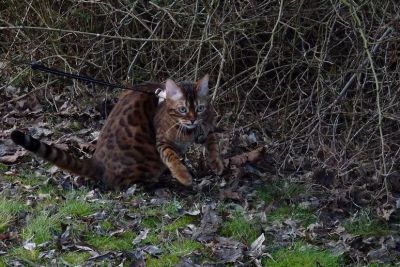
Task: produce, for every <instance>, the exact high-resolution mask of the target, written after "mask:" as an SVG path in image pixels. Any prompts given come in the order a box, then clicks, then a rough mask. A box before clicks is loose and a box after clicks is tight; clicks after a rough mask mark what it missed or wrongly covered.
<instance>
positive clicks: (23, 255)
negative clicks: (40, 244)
mask: <svg viewBox="0 0 400 267" xmlns="http://www.w3.org/2000/svg"><path fill="white" fill-rule="evenodd" d="M39 253H40V252H39V250H37V249H34V250H26V249H24V248H22V247H17V248H14V249H12V250H11V252H10V258H16V259H19V260H22V261H23V262H24V263H34V262H38V261H39V260H40V259H39ZM28 266H34V264H29V265H28Z"/></svg>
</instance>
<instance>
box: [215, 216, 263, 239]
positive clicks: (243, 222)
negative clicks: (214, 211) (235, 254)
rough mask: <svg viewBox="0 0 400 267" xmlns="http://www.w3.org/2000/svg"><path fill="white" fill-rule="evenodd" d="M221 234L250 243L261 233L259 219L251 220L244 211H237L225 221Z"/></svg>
mask: <svg viewBox="0 0 400 267" xmlns="http://www.w3.org/2000/svg"><path fill="white" fill-rule="evenodd" d="M220 234H221V235H222V236H225V237H232V238H234V239H237V240H240V241H242V242H244V243H245V244H249V245H250V244H251V243H252V242H253V241H254V240H255V239H256V238H257V237H258V236H259V235H260V234H261V228H260V226H258V223H257V220H254V219H253V220H249V219H248V218H246V216H245V215H244V214H243V213H242V212H239V211H237V212H235V213H234V216H233V217H232V218H231V219H229V220H227V221H226V222H225V223H224V225H223V226H222V228H221V230H220Z"/></svg>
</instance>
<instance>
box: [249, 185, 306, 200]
mask: <svg viewBox="0 0 400 267" xmlns="http://www.w3.org/2000/svg"><path fill="white" fill-rule="evenodd" d="M304 192H306V188H305V186H304V185H303V184H299V183H290V182H288V181H282V180H279V181H274V182H272V183H271V184H268V186H264V187H261V188H260V189H258V190H257V196H258V197H259V199H261V200H264V201H265V202H266V203H267V204H269V203H272V202H273V201H275V202H278V201H280V200H284V199H285V200H292V199H293V198H295V197H297V196H299V195H300V194H302V193H304Z"/></svg>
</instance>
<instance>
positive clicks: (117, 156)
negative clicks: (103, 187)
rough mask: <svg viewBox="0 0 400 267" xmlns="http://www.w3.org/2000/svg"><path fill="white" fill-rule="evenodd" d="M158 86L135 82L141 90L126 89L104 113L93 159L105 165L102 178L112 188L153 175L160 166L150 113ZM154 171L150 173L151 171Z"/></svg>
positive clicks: (155, 103)
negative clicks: (103, 121)
mask: <svg viewBox="0 0 400 267" xmlns="http://www.w3.org/2000/svg"><path fill="white" fill-rule="evenodd" d="M160 87H161V85H159V84H156V83H146V84H142V85H137V86H135V87H134V88H137V89H139V90H141V91H147V92H149V93H141V92H136V91H126V92H124V93H122V94H121V96H120V98H119V100H118V102H117V104H116V105H115V107H114V108H113V110H112V111H111V113H110V115H109V116H108V118H107V120H106V123H105V125H104V126H103V129H102V131H101V134H100V137H99V139H98V141H97V146H96V151H95V153H94V155H93V157H94V158H95V160H97V161H98V162H101V163H102V165H103V166H104V168H105V177H104V178H103V180H105V181H104V182H106V183H107V184H108V185H110V186H112V187H122V186H123V185H122V186H120V185H119V184H125V183H127V184H132V182H135V181H137V180H141V179H146V177H153V176H157V175H158V174H159V172H160V171H162V169H163V165H162V163H161V161H160V159H159V155H158V152H157V150H156V147H155V143H156V141H155V130H154V126H153V121H154V116H155V114H156V111H157V104H158V98H157V97H156V95H155V94H154V92H155V91H156V89H158V88H160ZM153 172H154V173H153Z"/></svg>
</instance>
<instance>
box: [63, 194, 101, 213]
mask: <svg viewBox="0 0 400 267" xmlns="http://www.w3.org/2000/svg"><path fill="white" fill-rule="evenodd" d="M98 208H99V205H98V204H95V203H89V202H86V201H84V200H83V199H81V198H80V199H79V198H77V199H73V198H70V199H67V201H66V202H65V203H64V204H63V205H62V207H61V208H60V210H59V212H60V213H61V214H63V215H69V216H73V217H84V216H87V215H90V214H92V213H94V212H95V211H96V210H97V209H98Z"/></svg>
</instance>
